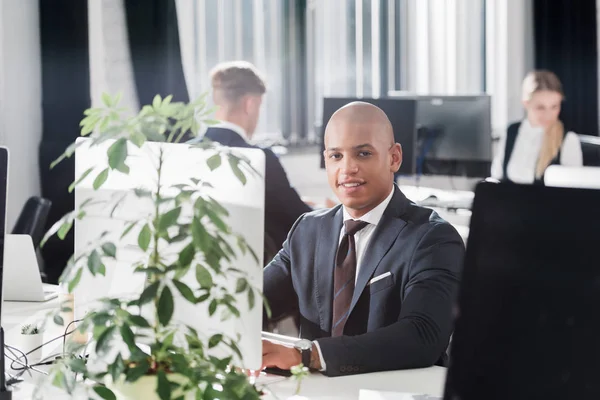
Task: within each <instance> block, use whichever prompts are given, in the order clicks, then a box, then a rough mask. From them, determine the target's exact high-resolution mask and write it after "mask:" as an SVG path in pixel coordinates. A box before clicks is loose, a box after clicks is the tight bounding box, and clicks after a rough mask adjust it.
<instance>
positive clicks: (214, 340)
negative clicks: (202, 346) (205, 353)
mask: <svg viewBox="0 0 600 400" xmlns="http://www.w3.org/2000/svg"><path fill="white" fill-rule="evenodd" d="M222 340H223V335H221V334H216V335H212V336H211V337H210V339H209V340H208V348H209V349H212V348H213V347H216V346H218V345H219V343H221V341H222Z"/></svg>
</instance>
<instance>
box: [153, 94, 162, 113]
mask: <svg viewBox="0 0 600 400" xmlns="http://www.w3.org/2000/svg"><path fill="white" fill-rule="evenodd" d="M160 103H161V98H160V95H159V94H157V95H156V96H154V99H152V107H154V109H155V110H158V109H159V108H160Z"/></svg>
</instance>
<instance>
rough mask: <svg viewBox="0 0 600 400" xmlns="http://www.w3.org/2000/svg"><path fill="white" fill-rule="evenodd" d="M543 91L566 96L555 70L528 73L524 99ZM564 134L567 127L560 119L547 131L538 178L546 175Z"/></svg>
mask: <svg viewBox="0 0 600 400" xmlns="http://www.w3.org/2000/svg"><path fill="white" fill-rule="evenodd" d="M541 91H549V92H556V93H559V94H560V95H561V96H563V97H564V93H563V89H562V84H561V83H560V80H559V79H558V77H557V76H556V74H555V73H554V72H551V71H547V70H537V71H532V72H530V73H528V74H527V76H526V77H525V79H524V80H523V91H522V96H523V101H529V100H531V98H532V97H533V95H534V94H535V93H537V92H541ZM564 135H565V128H564V126H563V123H562V122H561V121H560V120H559V121H556V123H554V124H553V125H552V126H551V127H549V128H548V129H547V131H546V132H545V135H544V138H543V139H542V149H541V150H540V154H539V156H538V160H537V165H536V167H535V177H536V178H537V179H539V178H541V177H542V175H544V171H545V170H546V168H547V167H548V165H550V163H551V162H552V160H553V159H554V157H556V155H557V154H558V151H559V150H560V146H561V145H562V141H563V137H564Z"/></svg>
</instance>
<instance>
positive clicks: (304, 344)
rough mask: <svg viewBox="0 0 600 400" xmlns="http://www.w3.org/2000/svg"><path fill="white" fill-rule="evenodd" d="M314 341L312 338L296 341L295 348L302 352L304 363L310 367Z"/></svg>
mask: <svg viewBox="0 0 600 400" xmlns="http://www.w3.org/2000/svg"><path fill="white" fill-rule="evenodd" d="M312 346H313V344H312V342H311V341H310V340H306V339H302V340H298V341H297V342H296V343H294V348H295V349H296V350H298V351H299V352H300V355H301V356H302V364H304V366H305V367H306V368H310V355H311V353H312Z"/></svg>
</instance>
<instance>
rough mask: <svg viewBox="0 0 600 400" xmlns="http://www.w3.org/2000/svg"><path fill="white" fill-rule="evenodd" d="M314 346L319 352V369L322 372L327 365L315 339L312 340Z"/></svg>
mask: <svg viewBox="0 0 600 400" xmlns="http://www.w3.org/2000/svg"><path fill="white" fill-rule="evenodd" d="M313 343H314V344H315V347H316V348H317V353H319V361H320V362H321V369H320V370H319V371H321V372H324V371H325V370H327V365H325V360H324V359H323V353H321V346H319V342H317V341H316V340H315V341H314V342H313Z"/></svg>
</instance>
